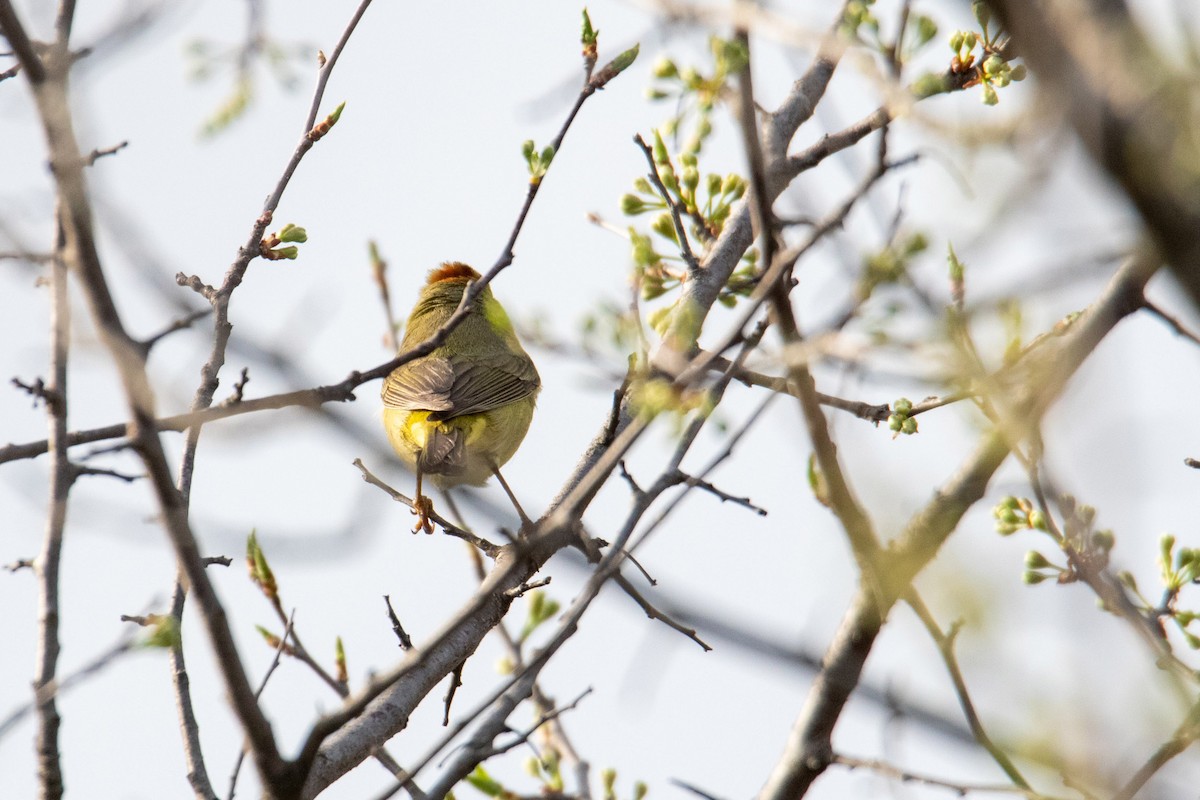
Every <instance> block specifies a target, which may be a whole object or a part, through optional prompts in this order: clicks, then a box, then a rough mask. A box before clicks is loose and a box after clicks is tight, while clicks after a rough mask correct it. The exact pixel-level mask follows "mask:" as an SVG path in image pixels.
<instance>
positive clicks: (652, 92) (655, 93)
mask: <svg viewBox="0 0 1200 800" xmlns="http://www.w3.org/2000/svg"><path fill="white" fill-rule="evenodd" d="M642 96H643V97H645V98H646V99H647V100H666V99H667V98H668V97H670V96H671V93H670V92H664V91H663V90H662V89H654V88H651V87H647V88H646V89H644V90H643V91H642Z"/></svg>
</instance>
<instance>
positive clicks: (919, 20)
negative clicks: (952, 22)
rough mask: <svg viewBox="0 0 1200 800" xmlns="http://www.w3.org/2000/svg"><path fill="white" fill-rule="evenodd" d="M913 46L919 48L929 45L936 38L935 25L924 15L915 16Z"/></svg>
mask: <svg viewBox="0 0 1200 800" xmlns="http://www.w3.org/2000/svg"><path fill="white" fill-rule="evenodd" d="M914 29H915V30H914V36H913V39H914V41H913V45H914V46H915V47H921V46H923V45H926V44H929V42H930V41H932V40H933V37H935V36H937V30H938V29H937V23H936V22H934V21H933V20H932V19H930V18H929V17H927V16H925V15H924V14H917V15H916V19H915V22H914Z"/></svg>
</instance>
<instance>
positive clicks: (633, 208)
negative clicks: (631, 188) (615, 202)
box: [621, 194, 646, 217]
mask: <svg viewBox="0 0 1200 800" xmlns="http://www.w3.org/2000/svg"><path fill="white" fill-rule="evenodd" d="M645 210H646V204H645V202H643V201H642V198H640V197H638V196H637V195H635V194H627V195H624V196H622V197H621V213H623V214H625V215H627V216H630V217H632V216H635V215H637V214H641V213H642V212H643V211H645Z"/></svg>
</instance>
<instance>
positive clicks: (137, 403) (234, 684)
mask: <svg viewBox="0 0 1200 800" xmlns="http://www.w3.org/2000/svg"><path fill="white" fill-rule="evenodd" d="M69 6H70V4H69V3H64V14H66V12H68V11H69V10H70V9H69ZM67 16H69V14H67ZM60 23H61V27H60V32H63V33H65V31H67V30H69V19H67V18H66V16H64V17H60ZM0 29H2V30H3V32H4V33H5V35H6V37H8V38H9V39H10V41H12V42H13V45H14V49H16V50H17V52H18V55H21V53H22V48H23V47H28V42H27V41H25V42H24V44H22V41H23V39H24V32H23V31H22V30H20V26H19V23H16V21H15V15H13V13H12V9H11V6H10V5H9V3H8V0H0ZM21 58H22V63H23V65H24V67H25V74H26V76H27V77H28V78H29V80H30V82H31V84H32V87H33V93H34V99H35V101H36V103H37V108H38V115H39V117H40V119H41V122H42V127H43V130H44V134H45V137H46V142H47V147H48V150H49V158H50V163H51V165H52V174H53V176H54V180H55V183H56V187H57V194H58V203H59V219H60V224H61V227H62V230H63V239H64V241H65V247H64V250H63V252H64V254H65V256H66V259H67V262H68V266H69V267H70V268H71V270H72V272H74V273H75V275H76V278H77V279H78V281H79V284H80V286H81V288H82V289H83V292H84V294H85V297H86V299H87V302H88V306H89V309H90V311H91V316H92V319H93V322H94V324H95V327H96V330H97V332H98V334H99V338H100V340H101V342H102V343H103V344H104V346H105V348H106V349H107V350H108V351H109V353H110V355H111V357H112V359H113V363H114V365H115V366H116V368H117V371H118V374H119V376H120V380H121V385H122V388H123V390H124V394H125V398H126V403H127V405H128V408H129V413H130V420H131V422H130V430H129V437H130V439H131V441H132V443H133V445H134V447H135V448H136V449H137V451H138V453H139V455H140V456H141V458H142V461H143V463H144V464H145V467H146V472H147V475H148V476H149V478H150V481H151V483H152V484H153V487H154V492H155V495H156V498H157V500H158V505H159V509H160V512H161V518H162V522H163V527H164V528H165V530H166V532H167V534H168V536H169V537H170V539H171V543H172V545H173V546H174V548H175V551H176V556H177V558H178V560H179V562H180V565H181V568H182V569H183V570H184V572H185V573H186V575H187V579H188V581H189V583H190V584H191V585H192V587H193V589H194V591H195V592H196V594H197V598H198V604H199V605H200V608H201V611H202V615H201V616H202V619H203V621H204V623H205V626H206V628H207V629H208V632H209V635H210V638H211V639H212V642H213V647H214V650H215V653H216V661H217V663H218V664H219V665H220V668H221V672H222V675H223V677H224V679H225V682H226V686H227V688H228V690H229V694H230V696H231V700H232V702H233V707H234V710H235V713H236V714H237V716H238V718H239V721H240V722H241V724H242V726H243V728H244V730H245V731H246V734H247V737H248V739H249V741H250V742H251V747H252V749H253V751H254V753H255V757H256V760H257V761H258V766H259V770H260V772H261V773H262V775H263V776H264V782H265V783H266V784H267V785H268V786H271V785H273V784H274V783H275V778H276V776H277V774H278V773H279V771H280V768H281V767H282V766H283V761H282V759H281V757H280V755H279V752H278V750H277V748H276V746H275V741H274V736H273V734H272V732H271V729H270V726H269V724H268V723H267V721H266V719H265V717H264V716H263V714H262V711H261V709H260V708H259V707H258V706H257V704H256V703H255V702H254V699H253V693H252V692H251V691H250V687H249V684H248V682H247V680H246V676H245V672H244V671H243V670H242V667H241V662H240V660H239V657H238V653H237V648H236V645H235V643H234V640H233V636H232V633H231V632H230V630H229V626H228V622H227V620H226V617H225V612H224V609H223V608H222V607H221V605H220V602H219V600H218V599H217V596H216V593H215V592H214V590H213V588H212V585H211V583H210V582H209V581H208V578H207V576H206V575H205V572H204V564H203V562H202V561H201V558H200V554H199V550H198V547H197V544H196V540H195V537H194V536H193V534H192V531H191V529H190V526H189V524H188V520H187V509H186V505H185V504H184V503H182V502H181V497H180V494H179V492H178V491H177V490H176V488H175V485H174V482H173V480H172V476H171V472H170V468H169V466H168V465H167V462H166V456H165V454H164V452H163V448H162V442H161V441H160V440H159V438H158V434H157V431H156V429H155V426H154V416H155V415H154V410H153V392H152V391H151V389H150V384H149V379H148V376H147V374H146V368H145V362H144V360H143V359H142V358H141V357H140V352H139V349H138V343H137V342H136V341H135V340H134V339H133V338H132V337H130V335H129V333H128V332H127V331H126V329H125V327H124V324H123V323H122V321H121V317H120V315H119V313H118V311H117V308H116V304H115V302H114V299H113V296H112V293H111V291H110V289H109V286H108V282H107V280H106V277H105V274H104V269H103V265H102V262H101V258H100V254H99V251H98V248H97V244H96V240H95V231H94V226H93V221H92V209H91V202H90V199H89V193H88V189H87V183H86V180H85V177H84V173H83V169H84V168H83V157H82V155H81V154H80V151H79V144H78V141H77V139H76V137H75V132H74V129H73V122H72V117H71V111H70V104H69V100H68V91H67V73H68V70H69V67H70V62H71V56H70V54H69V53H68V52H67V51H66V47H65V42H59V43H58V45H57V46H55V47H52V48H50V49H49V50H48V51H47V54H46V58H47V61H46V63H45V64H44V65H43V64H42V63H41V62H37V63H33V62H29V61H28V60H27V59H26V57H25V56H23V55H21Z"/></svg>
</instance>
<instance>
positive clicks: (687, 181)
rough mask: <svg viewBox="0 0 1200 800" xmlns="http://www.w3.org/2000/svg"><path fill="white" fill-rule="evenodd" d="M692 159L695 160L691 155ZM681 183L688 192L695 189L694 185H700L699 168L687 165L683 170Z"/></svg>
mask: <svg viewBox="0 0 1200 800" xmlns="http://www.w3.org/2000/svg"><path fill="white" fill-rule="evenodd" d="M692 160H693V161H694V160H695V157H694V156H693V158H692ZM683 185H684V186H685V187H687V190H688V193H689V194H690V193H692V192H695V191H696V187H697V186H699V185H700V170H698V169H696V167H695V166H694V165H693V166H689V167H687V168H685V169H684V170H683Z"/></svg>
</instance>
